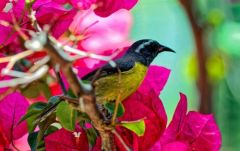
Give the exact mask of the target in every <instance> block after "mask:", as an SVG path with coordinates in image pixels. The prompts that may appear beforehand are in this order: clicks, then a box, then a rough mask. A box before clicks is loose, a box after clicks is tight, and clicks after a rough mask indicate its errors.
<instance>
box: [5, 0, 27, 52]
mask: <svg viewBox="0 0 240 151" xmlns="http://www.w3.org/2000/svg"><path fill="white" fill-rule="evenodd" d="M24 6H25V0H17V1H12V2H11V3H10V1H9V0H3V1H2V0H1V2H0V20H3V21H5V22H9V23H12V19H13V17H15V18H16V20H17V21H18V22H20V23H21V24H22V23H24V22H26V20H27V19H26V16H25V13H24ZM24 26H25V24H22V25H21V27H24ZM0 35H1V36H0V45H3V46H5V45H7V44H9V43H10V42H12V41H13V40H14V39H15V38H16V35H17V33H16V32H14V31H13V29H12V27H6V26H3V25H1V24H0ZM0 48H1V46H0Z"/></svg>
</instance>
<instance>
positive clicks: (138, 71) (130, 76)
mask: <svg viewBox="0 0 240 151" xmlns="http://www.w3.org/2000/svg"><path fill="white" fill-rule="evenodd" d="M146 72H147V67H146V66H145V65H143V64H141V63H138V62H136V63H135V65H134V66H133V68H132V69H130V70H128V71H124V72H121V73H115V74H113V75H108V76H106V77H102V78H100V79H98V80H96V82H95V83H94V85H95V93H96V99H97V102H99V103H102V104H104V103H106V102H109V101H115V100H116V99H117V98H118V97H119V99H120V100H121V101H122V100H124V99H126V98H127V97H128V96H129V95H131V94H132V93H134V92H135V91H136V90H137V88H138V87H139V85H140V84H141V83H142V81H143V79H144V77H145V75H146Z"/></svg>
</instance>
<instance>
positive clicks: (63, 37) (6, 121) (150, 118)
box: [0, 0, 221, 151]
mask: <svg viewBox="0 0 240 151" xmlns="http://www.w3.org/2000/svg"><path fill="white" fill-rule="evenodd" d="M136 3H137V0H33V1H25V0H2V1H0V35H1V36H0V58H1V57H5V56H7V55H13V54H17V53H20V52H23V51H24V50H25V48H24V47H23V42H22V41H23V40H29V39H30V38H29V37H31V36H32V33H33V32H38V31H37V30H36V28H35V26H37V25H33V20H34V19H35V20H36V22H37V23H38V25H40V27H41V28H42V29H44V28H45V25H49V26H50V27H49V34H51V35H52V36H53V37H54V38H56V39H57V40H58V41H59V42H61V43H62V44H65V45H68V46H71V47H74V48H77V49H79V50H83V51H85V52H91V53H95V54H99V55H111V54H112V53H113V52H115V51H116V50H117V49H122V51H121V53H119V54H118V56H121V55H122V54H123V53H124V52H125V50H126V49H125V47H127V46H129V44H130V43H131V42H130V40H129V39H128V35H129V31H130V28H131V24H132V19H131V15H130V13H129V12H128V11H127V10H129V9H131V8H132V7H133V6H134V5H135V4H136ZM46 55H47V54H46V53H45V51H38V52H35V53H34V54H31V55H30V56H28V57H27V58H26V60H23V61H22V62H18V64H16V65H15V66H14V67H13V68H14V69H17V71H22V72H25V71H28V69H29V66H30V65H33V64H34V62H35V61H36V60H39V58H43V57H44V56H46ZM70 55H71V54H70ZM118 56H116V57H118ZM24 61H25V62H24ZM103 63H105V62H103V61H100V60H97V59H93V58H89V57H85V58H80V59H78V60H75V62H74V64H73V65H74V67H75V68H76V69H77V70H78V71H79V72H78V75H79V77H82V76H83V75H85V74H86V73H89V72H91V71H93V70H94V69H96V68H98V67H99V66H101V65H102V64H103ZM29 64H30V65H29ZM7 66H9V64H6V63H5V62H4V61H2V62H1V60H0V71H1V72H2V69H4V68H6V67H7ZM48 74H49V75H50V76H49V77H53V76H54V75H53V74H52V71H51V69H50V70H49V72H48ZM169 74H170V71H169V70H168V69H166V68H163V67H157V66H151V67H149V70H148V73H147V76H146V78H145V79H144V81H143V83H142V84H141V86H140V87H139V89H138V90H137V91H136V92H135V93H134V94H132V95H131V96H130V97H128V98H127V99H126V100H124V101H123V106H124V110H125V111H124V114H123V115H122V116H120V117H118V121H119V122H120V123H121V122H128V121H138V120H141V121H143V123H144V124H143V125H144V126H143V127H144V128H145V131H144V133H143V134H141V135H137V134H136V133H135V132H134V131H131V130H130V129H127V128H125V127H123V126H120V125H117V126H116V132H117V133H118V134H119V135H120V137H121V138H122V140H123V141H124V142H125V144H126V145H127V146H128V147H130V148H132V149H133V150H153V151H155V150H160V151H171V150H176V148H177V150H180V151H188V150H196V151H203V150H206V151H215V150H219V148H220V145H221V135H220V132H219V129H218V127H217V125H216V123H215V121H214V118H213V116H212V115H203V114H200V113H198V112H188V113H187V100H186V96H185V95H184V94H180V101H179V104H178V106H177V108H176V111H175V114H174V116H173V119H172V121H171V122H170V124H169V125H168V126H167V115H166V112H165V109H164V106H163V104H162V102H161V100H160V98H159V94H160V92H161V91H162V90H163V88H164V85H165V84H166V82H167V79H168V76H169ZM11 78H12V77H11V76H9V75H8V76H6V75H1V74H0V81H1V80H6V79H11ZM46 81H47V80H46ZM48 81H50V82H48V83H47V84H49V85H50V89H49V91H51V94H50V96H54V95H59V94H61V93H62V92H61V89H60V86H59V85H58V84H57V82H53V80H52V79H50V80H48ZM63 81H64V82H65V83H66V85H67V82H66V81H65V80H64V78H63ZM40 86H41V88H43V87H44V85H43V84H42V83H41V85H40ZM9 92H12V93H9ZM21 92H22V94H25V89H24V88H21ZM35 93H37V94H36V95H34V94H35ZM35 93H34V94H30V96H29V94H27V96H28V97H27V98H25V97H24V96H23V95H22V94H21V93H19V91H12V89H11V88H0V94H6V95H4V96H1V95H0V96H1V97H0V150H4V149H12V148H16V147H17V148H18V149H20V150H28V149H29V147H28V145H27V136H26V135H27V133H28V130H29V125H27V123H26V122H25V121H24V122H21V123H19V120H20V119H21V117H22V116H24V114H26V112H27V110H28V109H29V108H31V106H30V104H32V103H33V98H35V99H34V101H36V100H38V101H40V100H41V101H46V98H47V97H43V93H44V94H46V95H45V96H48V97H49V94H48V93H47V92H46V91H44V92H42V91H41V92H40V91H39V92H38V91H36V92H35ZM29 98H31V99H29ZM36 98H37V99H36ZM29 106H30V107H29ZM37 110H38V108H36V110H35V111H37ZM32 114H34V113H32ZM32 122H33V121H32ZM91 128H92V125H91V124H90V123H88V126H84V128H83V127H80V126H79V125H78V126H76V128H75V131H74V133H73V132H70V131H68V130H66V129H64V128H62V129H60V130H56V131H55V132H53V133H51V134H49V135H47V136H46V137H45V138H44V142H45V147H46V150H48V151H54V150H89V149H92V150H96V151H97V150H100V149H101V138H100V137H96V139H95V141H96V143H95V144H94V145H92V146H90V145H89V139H88V134H87V129H91ZM32 136H33V135H31V136H30V135H29V137H28V139H29V140H30V139H31V137H32ZM62 138H64V139H62ZM113 139H114V140H115V142H116V148H117V149H118V150H125V147H124V146H123V143H122V142H120V140H119V138H118V137H117V136H114V138H113Z"/></svg>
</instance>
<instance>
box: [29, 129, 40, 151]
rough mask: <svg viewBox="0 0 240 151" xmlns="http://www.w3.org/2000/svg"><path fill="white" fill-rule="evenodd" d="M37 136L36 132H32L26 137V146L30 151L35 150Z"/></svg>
mask: <svg viewBox="0 0 240 151" xmlns="http://www.w3.org/2000/svg"><path fill="white" fill-rule="evenodd" d="M37 136H38V131H37V132H33V133H30V134H29V135H28V144H29V146H30V148H31V151H35V150H36V147H37V146H36V145H37Z"/></svg>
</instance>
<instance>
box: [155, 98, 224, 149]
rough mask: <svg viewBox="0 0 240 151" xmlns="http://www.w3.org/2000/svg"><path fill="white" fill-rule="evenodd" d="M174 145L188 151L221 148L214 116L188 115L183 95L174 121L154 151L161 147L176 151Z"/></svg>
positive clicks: (196, 113) (192, 113)
mask: <svg viewBox="0 0 240 151" xmlns="http://www.w3.org/2000/svg"><path fill="white" fill-rule="evenodd" d="M174 144H175V145H176V144H178V145H180V146H182V148H185V150H186V151H187V150H196V151H202V150H204V151H218V150H219V149H220V147H221V134H220V131H219V128H218V127H217V124H216V123H215V121H214V118H213V116H212V115H204V114H201V113H198V112H193V111H192V112H188V113H187V98H186V96H185V95H183V94H180V101H179V103H178V105H177V108H176V111H175V113H174V116H173V119H172V121H171V122H170V124H169V126H168V128H167V129H166V131H165V132H164V135H163V136H162V137H161V138H160V139H159V141H157V142H156V143H155V145H154V146H153V147H152V150H156V149H159V147H160V148H162V150H164V151H165V150H174V148H176V146H178V145H176V146H175V145H174ZM185 150H184V151H185Z"/></svg>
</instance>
